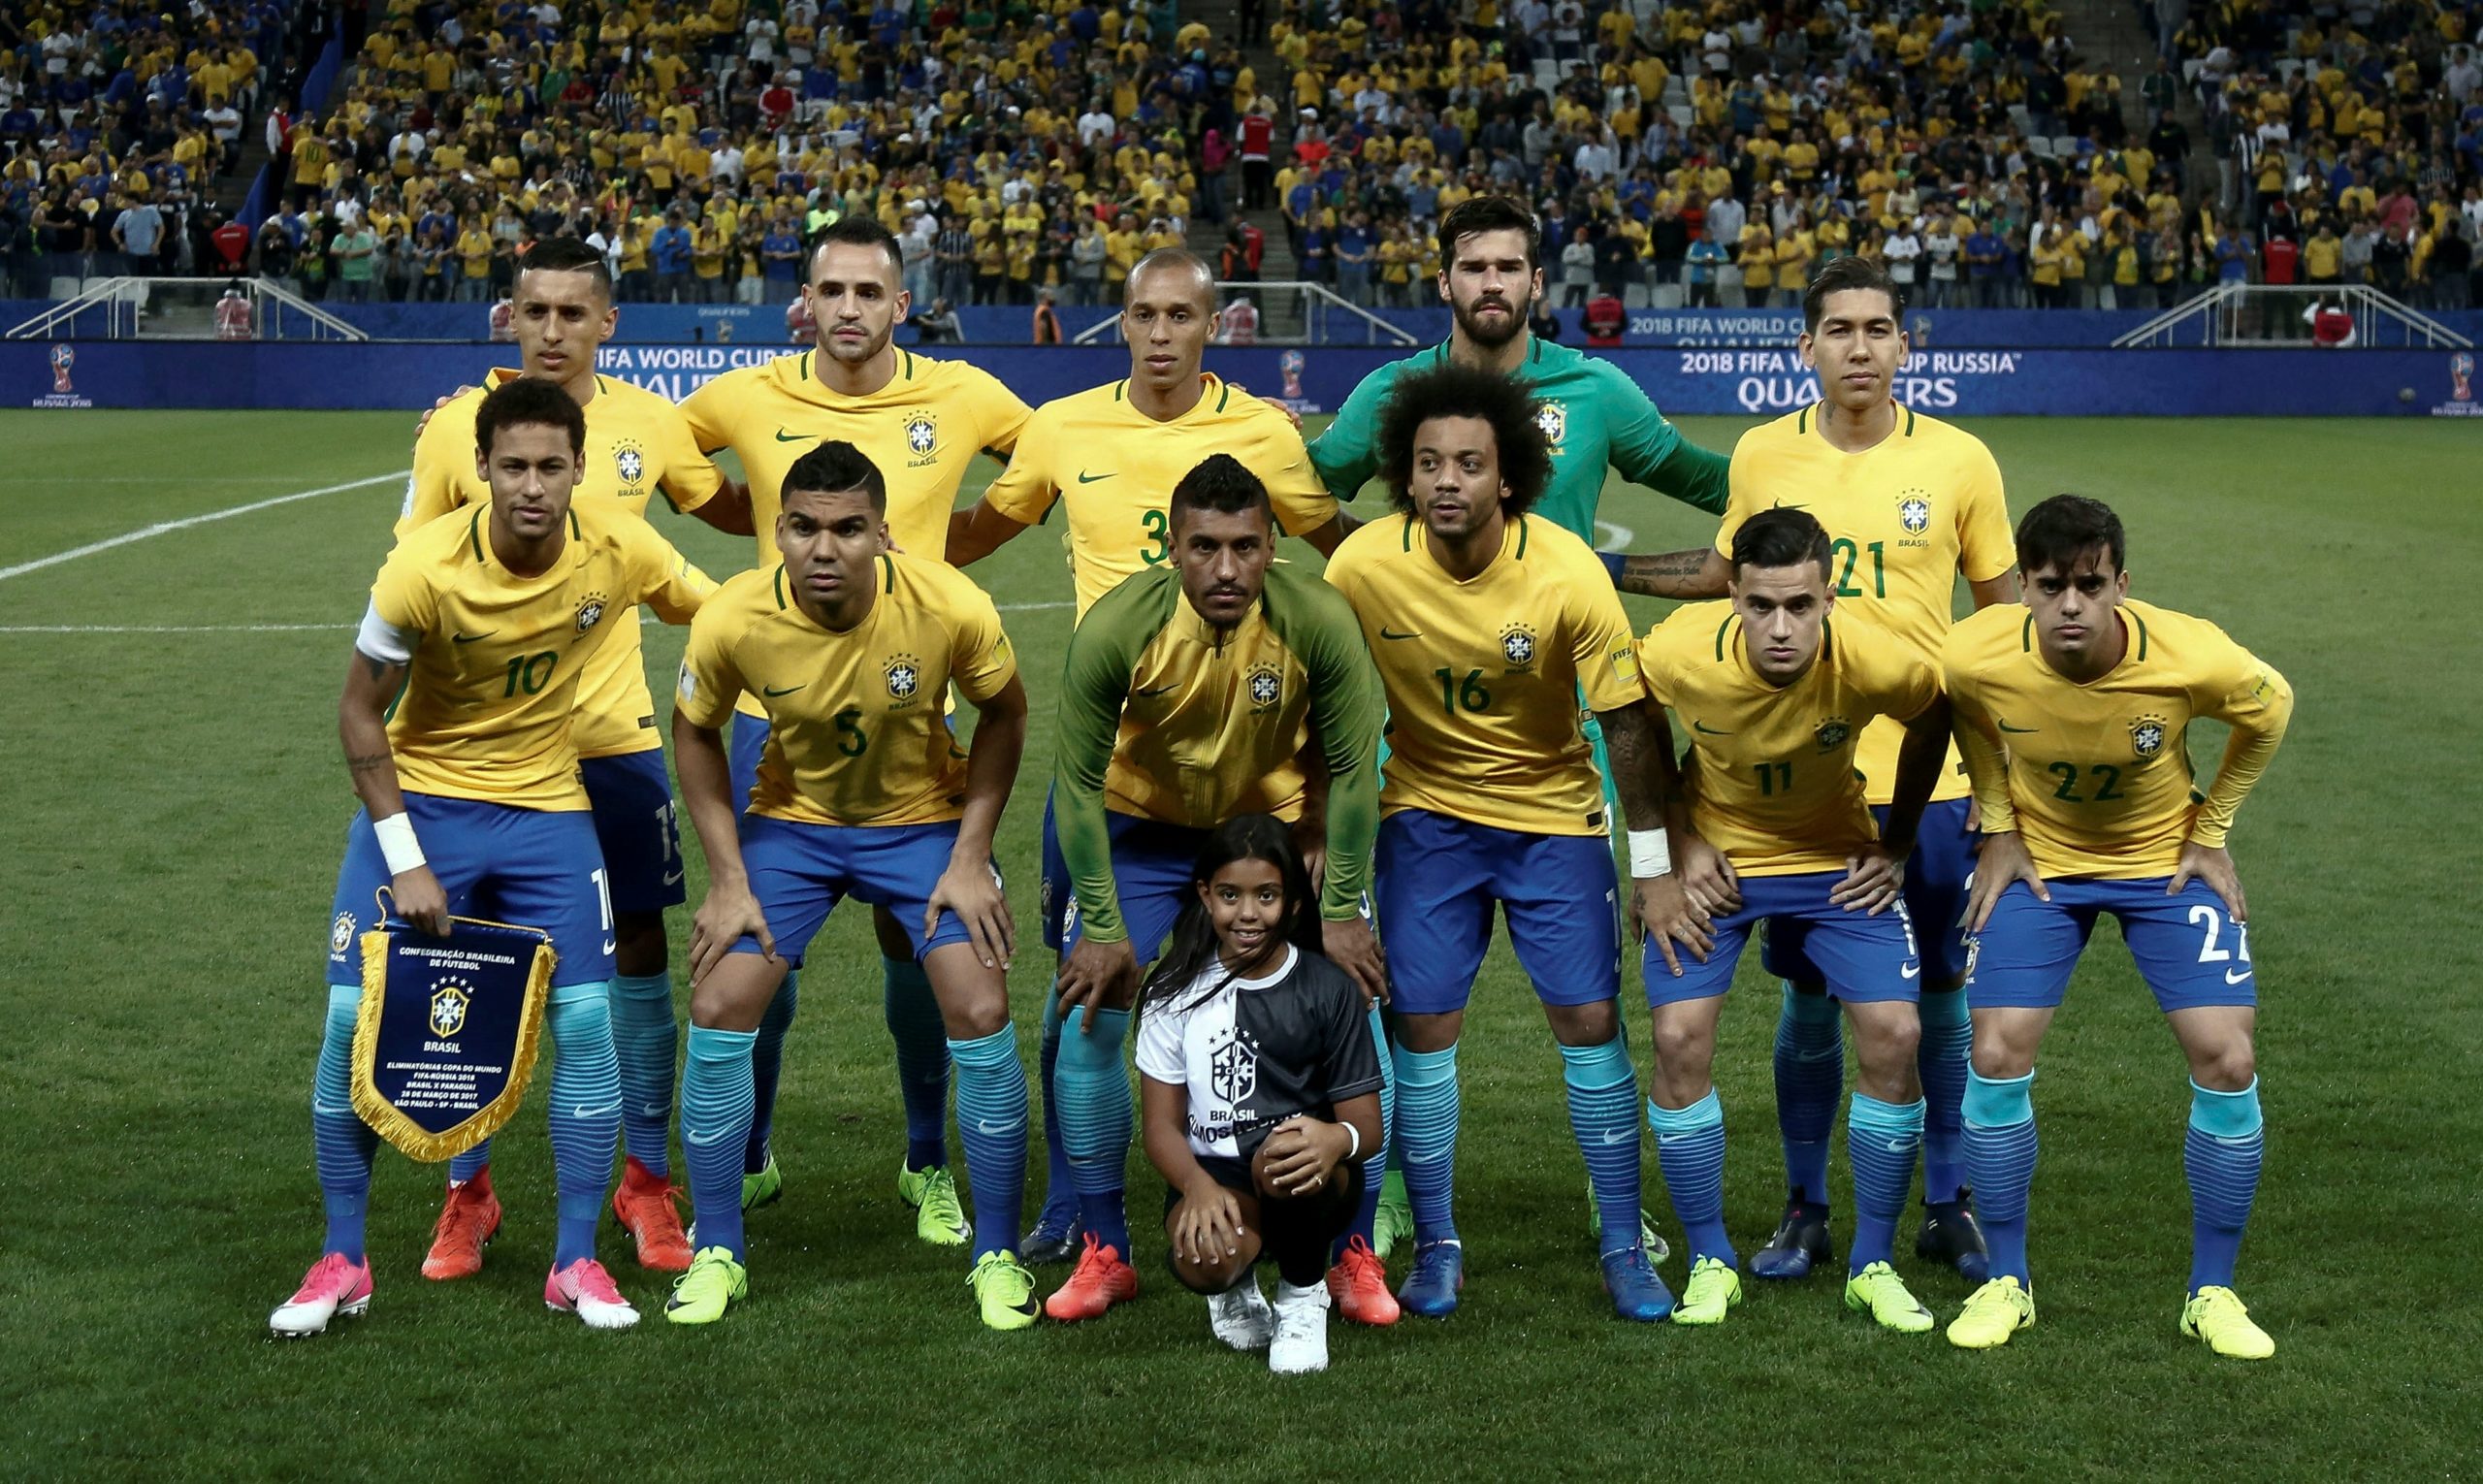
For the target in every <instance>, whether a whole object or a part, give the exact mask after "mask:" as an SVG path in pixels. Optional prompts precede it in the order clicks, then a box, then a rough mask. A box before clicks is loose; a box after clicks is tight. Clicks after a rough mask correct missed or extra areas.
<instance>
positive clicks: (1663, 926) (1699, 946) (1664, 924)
mask: <svg viewBox="0 0 2483 1484" xmlns="http://www.w3.org/2000/svg"><path fill="white" fill-rule="evenodd" d="M1629 904H1630V909H1631V912H1632V915H1633V916H1635V917H1636V919H1637V921H1638V931H1639V932H1640V934H1641V935H1643V936H1644V937H1646V938H1648V939H1650V940H1652V941H1653V942H1654V943H1655V945H1656V952H1659V953H1661V954H1662V955H1663V959H1664V967H1665V968H1667V969H1669V970H1671V971H1672V977H1673V978H1675V979H1679V978H1681V950H1682V949H1688V950H1689V951H1690V952H1692V953H1693V954H1695V955H1696V956H1697V959H1698V961H1699V962H1700V963H1705V962H1706V961H1707V955H1708V954H1709V953H1711V952H1715V949H1716V934H1715V930H1714V928H1713V927H1712V926H1711V925H1710V924H1709V922H1708V920H1707V915H1706V914H1705V913H1703V912H1701V911H1699V910H1698V909H1697V907H1695V906H1693V904H1692V903H1691V900H1690V895H1689V892H1688V891H1687V890H1685V889H1684V887H1683V886H1682V880H1681V877H1680V875H1679V873H1677V872H1676V873H1672V874H1667V875H1663V876H1655V877H1650V878H1648V879H1647V880H1644V881H1640V882H1635V883H1633V884H1632V885H1631V887H1630V892H1629Z"/></svg>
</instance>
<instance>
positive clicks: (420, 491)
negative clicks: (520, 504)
mask: <svg viewBox="0 0 2483 1484" xmlns="http://www.w3.org/2000/svg"><path fill="white" fill-rule="evenodd" d="M482 404H483V393H482V392H480V391H472V392H468V393H467V394H466V395H465V396H463V397H459V398H456V399H455V400H453V401H451V402H450V403H449V404H448V405H447V406H444V407H442V408H440V409H439V410H438V411H436V412H434V413H433V414H432V418H431V421H430V422H429V423H427V424H425V425H424V427H423V432H422V436H421V437H419V438H416V439H415V440H414V471H413V473H412V475H411V476H410V477H408V478H407V479H406V481H405V503H404V507H403V509H401V510H399V511H398V512H397V528H396V532H395V534H396V537H397V539H398V540H401V541H402V540H403V539H404V538H405V536H406V535H407V534H408V533H410V532H415V531H418V530H420V529H422V528H423V527H424V526H427V525H429V524H431V523H432V522H433V521H435V520H437V519H439V518H440V517H441V516H443V515H446V514H447V513H448V512H449V511H451V510H454V509H456V508H457V507H459V506H460V505H464V504H468V503H474V504H483V503H488V502H489V501H490V500H491V498H492V490H491V486H490V485H488V484H486V483H484V482H483V479H482V477H481V476H480V475H478V474H476V473H475V472H474V413H475V411H476V409H478V408H480V407H481V406H482Z"/></svg>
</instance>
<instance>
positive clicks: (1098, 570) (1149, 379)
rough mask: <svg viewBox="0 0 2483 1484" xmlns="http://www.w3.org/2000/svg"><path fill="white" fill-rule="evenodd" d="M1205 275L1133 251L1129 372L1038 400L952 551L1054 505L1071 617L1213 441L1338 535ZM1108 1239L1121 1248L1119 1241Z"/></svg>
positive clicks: (1053, 1242)
mask: <svg viewBox="0 0 2483 1484" xmlns="http://www.w3.org/2000/svg"><path fill="white" fill-rule="evenodd" d="M1214 279H1215V274H1214V273H1213V272H1212V271H1211V270H1209V267H1208V266H1207V263H1206V262H1205V260H1203V259H1201V258H1200V257H1199V256H1198V255H1197V254H1196V253H1193V252H1188V251H1185V250H1182V249H1178V248H1173V249H1166V250H1164V251H1160V252H1151V253H1148V254H1147V255H1146V257H1145V258H1144V259H1143V260H1141V261H1140V263H1139V264H1138V266H1137V268H1136V269H1135V270H1134V271H1133V272H1132V273H1131V274H1130V275H1129V277H1128V279H1127V281H1126V282H1125V283H1124V284H1123V286H1122V299H1121V337H1122V339H1125V340H1126V341H1127V342H1128V344H1129V357H1130V373H1129V375H1128V377H1127V378H1126V379H1124V380H1120V381H1115V382H1113V383H1111V384H1110V385H1108V386H1099V387H1096V388H1093V389H1092V390H1090V391H1084V392H1079V393H1075V394H1073V395H1071V396H1068V397H1063V398H1059V399H1057V400H1055V401H1052V402H1048V403H1044V405H1043V406H1042V407H1041V408H1039V409H1037V411H1036V412H1035V413H1034V415H1033V416H1032V417H1030V418H1029V419H1028V420H1027V422H1026V426H1025V430H1024V432H1023V434H1022V435H1021V436H1020V437H1019V438H1018V440H1017V447H1016V453H1015V454H1014V455H1012V456H1011V458H1010V460H1009V467H1008V468H1006V469H1004V470H1002V472H1001V475H1000V477H999V478H997V479H995V480H993V481H992V482H991V487H990V488H989V489H988V490H986V491H984V497H983V499H981V500H978V501H976V502H975V504H974V506H973V508H971V509H969V510H966V511H963V512H961V513H960V514H958V515H957V516H956V517H955V519H954V520H953V521H952V522H951V526H950V530H949V540H948V556H949V560H950V561H951V562H952V563H954V564H956V565H958V566H960V567H963V566H970V565H973V564H974V563H976V562H979V561H981V560H982V559H983V558H984V557H986V556H988V555H990V554H991V553H992V552H993V551H995V550H997V549H998V548H999V547H1000V546H1001V545H1002V544H1003V543H1005V542H1007V541H1009V540H1012V539H1014V538H1015V537H1016V536H1017V535H1018V534H1019V533H1021V532H1024V531H1025V530H1026V529H1027V528H1029V527H1031V526H1034V525H1036V524H1038V523H1040V522H1041V521H1043V519H1044V518H1045V517H1046V516H1047V515H1048V514H1049V513H1050V511H1051V508H1052V506H1053V505H1054V504H1060V505H1062V506H1063V507H1064V508H1065V509H1066V511H1067V512H1068V528H1069V529H1068V533H1067V535H1066V537H1065V539H1066V541H1067V543H1068V547H1069V563H1070V572H1071V576H1072V578H1073V579H1074V580H1075V582H1076V585H1077V599H1078V613H1077V616H1078V618H1079V619H1080V621H1083V619H1084V618H1085V616H1086V610H1087V609H1089V608H1091V607H1092V606H1094V604H1095V601H1096V599H1098V598H1100V597H1103V596H1104V595H1105V594H1107V593H1109V592H1111V591H1112V590H1113V588H1114V587H1116V586H1117V585H1118V584H1120V583H1121V582H1122V581H1123V580H1125V579H1127V578H1129V577H1131V576H1134V575H1136V574H1138V573H1140V572H1145V571H1148V570H1153V569H1157V568H1160V567H1162V566H1163V565H1165V564H1167V563H1168V562H1170V561H1171V560H1172V559H1173V536H1172V514H1171V509H1172V504H1171V501H1172V495H1173V490H1174V487H1175V486H1176V485H1177V484H1179V483H1180V481H1181V478H1182V476H1184V475H1185V474H1187V473H1189V472H1190V470H1192V469H1193V468H1197V467H1198V465H1199V464H1200V463H1201V462H1202V461H1204V460H1205V459H1206V458H1207V457H1208V456H1209V455H1210V454H1217V453H1222V454H1229V455H1231V456H1232V457H1233V458H1235V459H1236V460H1238V461H1239V462H1240V463H1241V464H1242V467H1243V468H1246V469H1248V470H1249V471H1250V472H1251V473H1253V474H1255V475H1257V476H1258V478H1259V480H1260V481H1261V482H1262V483H1263V484H1265V485H1266V486H1267V489H1268V495H1269V498H1270V500H1271V501H1272V502H1273V504H1274V511H1275V519H1276V525H1277V528H1278V529H1279V530H1281V531H1283V532H1287V533H1290V534H1293V535H1299V536H1302V537H1305V538H1306V539H1307V540H1308V541H1309V542H1310V543H1311V544H1312V545H1313V546H1316V547H1317V548H1318V549H1319V550H1320V551H1321V552H1322V553H1326V552H1330V551H1334V550H1335V549H1336V545H1337V542H1338V539H1339V538H1340V537H1341V536H1342V534H1343V532H1344V526H1343V524H1342V522H1341V520H1340V518H1339V517H1338V513H1337V502H1336V500H1334V499H1332V498H1330V496H1329V495H1328V493H1327V491H1326V490H1325V489H1323V488H1322V487H1321V485H1320V483H1319V478H1318V475H1317V473H1316V471H1314V470H1313V469H1312V468H1311V467H1310V458H1309V454H1308V453H1307V452H1306V450H1305V449H1304V447H1303V444H1302V435H1301V433H1300V432H1299V431H1297V430H1296V429H1295V427H1294V425H1293V420H1292V419H1291V418H1289V417H1288V416H1286V415H1285V414H1284V413H1283V412H1281V411H1279V410H1278V409H1276V408H1275V407H1274V406H1272V405H1270V404H1269V403H1265V402H1262V401H1260V400H1259V399H1258V398H1256V397H1252V396H1250V395H1249V394H1247V393H1246V392H1238V391H1236V390H1234V389H1233V388H1232V387H1231V386H1228V385H1227V384H1226V383H1225V382H1224V381H1223V380H1221V379H1220V378H1218V377H1216V376H1214V375H1212V374H1209V372H1207V371H1204V370H1202V365H1203V363H1204V361H1205V359H1206V355H1207V347H1208V344H1209V341H1210V340H1212V339H1214V337H1215V333H1216V330H1217V327H1218V326H1219V325H1220V324H1221V322H1222V321H1221V316H1220V315H1218V314H1217V312H1216V308H1215V282H1214ZM1207 823H1209V824H1210V825H1212V824H1218V823H1223V822H1222V820H1220V819H1219V820H1212V821H1209V822H1207ZM1053 824H1054V821H1053V815H1052V809H1051V803H1050V800H1049V799H1047V800H1046V802H1045V808H1044V831H1043V880H1044V894H1043V900H1042V904H1041V913H1042V917H1043V940H1044V946H1045V947H1046V948H1048V949H1051V950H1053V951H1054V952H1060V951H1061V948H1062V926H1063V923H1064V922H1065V920H1066V918H1067V914H1068V911H1069V905H1070V904H1069V890H1068V867H1067V865H1066V864H1065V863H1064V862H1063V859H1062V856H1061V853H1060V841H1059V836H1058V833H1057V831H1056V830H1055V829H1054V827H1053ZM1185 869H1186V867H1185ZM1185 879H1186V877H1185ZM1133 987H1134V986H1133ZM1114 1044H1115V1045H1117V1044H1118V1043H1117V1040H1116V1041H1115V1042H1114ZM1059 1050H1060V1016H1059V1014H1058V1012H1057V1011H1056V1010H1054V1011H1048V1012H1047V1013H1046V1014H1045V1016H1044V1034H1043V1048H1042V1052H1041V1065H1042V1068H1043V1077H1044V1137H1045V1143H1046V1145H1048V1148H1049V1153H1050V1160H1049V1163H1050V1175H1049V1179H1048V1184H1047V1186H1046V1190H1045V1199H1044V1210H1043V1212H1042V1214H1041V1216H1039V1217H1038V1218H1037V1221H1036V1229H1035V1230H1034V1231H1033V1232H1030V1233H1028V1234H1027V1239H1026V1243H1025V1250H1026V1254H1027V1257H1028V1259H1029V1260H1030V1261H1034V1262H1038V1263H1045V1262H1056V1261H1064V1260H1066V1259H1068V1258H1069V1257H1070V1256H1071V1255H1072V1254H1073V1253H1075V1252H1077V1251H1078V1250H1079V1243H1078V1231H1077V1225H1076V1223H1077V1219H1078V1218H1077V1207H1078V1205H1079V1204H1080V1203H1078V1202H1076V1201H1074V1200H1072V1198H1071V1196H1070V1189H1071V1180H1072V1178H1073V1172H1072V1170H1071V1169H1070V1165H1069V1160H1068V1156H1067V1154H1066V1153H1064V1152H1063V1148H1062V1145H1061V1140H1060V1137H1059V1123H1060V1120H1059V1116H1058V1114H1057V1113H1055V1112H1054V1109H1053V1098H1052V1095H1051V1093H1052V1078H1053V1073H1054V1069H1055V1068H1056V1066H1057V1065H1058V1060H1059ZM1099 1137H1100V1136H1099ZM1126 1142H1127V1140H1126V1137H1124V1138H1123V1140H1122V1143H1124V1144H1125V1143H1126ZM1121 1251H1122V1253H1123V1255H1124V1256H1125V1255H1126V1254H1127V1251H1128V1248H1127V1245H1126V1244H1125V1243H1124V1244H1123V1245H1122V1247H1121Z"/></svg>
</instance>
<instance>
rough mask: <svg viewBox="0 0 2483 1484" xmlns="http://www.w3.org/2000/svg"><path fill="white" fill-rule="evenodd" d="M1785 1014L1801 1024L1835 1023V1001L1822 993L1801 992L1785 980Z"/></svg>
mask: <svg viewBox="0 0 2483 1484" xmlns="http://www.w3.org/2000/svg"><path fill="white" fill-rule="evenodd" d="M1782 983H1783V984H1784V985H1785V1014H1786V1015H1787V1016H1790V1017H1791V1018H1792V1019H1793V1020H1795V1021H1797V1022H1799V1023H1800V1024H1803V1025H1814V1026H1816V1025H1834V1024H1836V1023H1837V1009H1836V1001H1834V1000H1832V999H1829V998H1828V997H1827V996H1826V995H1824V994H1803V993H1801V992H1800V991H1798V990H1796V989H1795V988H1794V987H1793V982H1792V981H1790V980H1785V981H1783V982H1782Z"/></svg>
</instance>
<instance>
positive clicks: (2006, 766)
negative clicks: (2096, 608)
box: [1942, 600, 2293, 879]
mask: <svg viewBox="0 0 2483 1484" xmlns="http://www.w3.org/2000/svg"><path fill="white" fill-rule="evenodd" d="M2119 611H2120V618H2121V623H2122V625H2123V627H2124V629H2125V631H2126V632H2127V635H2128V639H2129V649H2128V652H2127V653H2126V654H2124V655H2123V656H2122V658H2121V662H2120V663H2119V664H2118V665H2116V666H2114V667H2113V669H2112V672H2111V673H2110V674H2108V675H2105V676H2104V677H2103V678H2101V679H2099V680H2095V681H2092V682H2090V683H2088V684H2086V685H2079V684H2076V683H2075V682H2072V681H2070V680H2067V679H2064V678H2063V677H2062V676H2061V675H2060V673H2059V672H2058V671H2056V670H2054V669H2053V668H2052V667H2051V666H2050V665H2049V664H2048V663H2047V662H2046V661H2045V660H2044V656H2043V651H2042V648H2041V646H2040V644H2039V643H2038V641H2037V639H2036V637H2035V620H2034V615H2032V614H2031V613H2029V612H2027V611H2026V609H2025V608H2023V607H2022V606H2019V605H2016V604H2007V605H2003V606H1998V607H1991V608H1985V609H1984V610H1983V611H1982V612H1981V613H1978V614H1976V615H1974V616H1973V617H1971V618H1968V619H1964V620H1961V621H1960V622H1959V623H1958V625H1957V627H1956V628H1955V629H1952V630H1951V632H1950V634H1949V640H1948V644H1947V647H1946V648H1945V650H1944V651H1943V653H1942V670H1943V678H1944V680H1945V681H1946V684H1947V686H1948V690H1949V697H1950V699H1951V702H1952V703H1954V705H1955V706H1956V711H1957V721H1956V726H1957V737H1958V740H1959V742H1960V743H1961V744H1962V745H1963V746H1964V748H1965V752H1966V765H1967V767H1968V768H1969V769H1970V770H1971V771H1972V772H1973V774H1974V781H1975V797H1976V799H1977V800H1978V801H1979V802H1981V803H1982V805H1983V828H1985V829H1987V830H2005V829H2010V828H2013V827H2014V828H2015V829H2016V830H2018V831H2019V833H2020V834H2022V835H2023V836H2024V838H2025V842H2026V851H2027V854H2028V855H2031V856H2033V858H2034V862H2035V868H2036V869H2037V870H2039V871H2041V872H2043V873H2044V874H2045V875H2047V876H2102V877H2115V878H2122V879H2129V878H2137V877H2149V876H2170V875H2171V874H2173V871H2174V869H2175V868H2176V867H2177V866H2178V865H2179V864H2180V860H2181V847H2182V845H2183V844H2184V843H2185V842H2187V841H2191V840H2196V841H2197V842H2199V843H2200V844H2201V845H2207V846H2222V845H2223V844H2224V841H2225V836H2226V833H2227V832H2228V831H2229V830H2230V829H2231V828H2232V826H2233V816H2234V812H2235V811H2236V810H2237V809H2239V808H2240V807H2241V799H2242V795H2244V794H2245V793H2247V792H2249V790H2250V786H2251V785H2252V784H2253V783H2256V782H2257V781H2258V778H2259V775H2260V773H2261V772H2263V771H2265V770H2266V768H2267V765H2268V759H2269V758H2272V757H2273V756H2274V755H2275V751H2276V744H2277V742H2278V741H2279V740H2280V739H2281V738H2282V737H2283V736H2284V731H2285V726H2286V724H2287V722H2289V721H2290V720H2291V719H2292V716H2293V691H2292V688H2291V687H2289V686H2287V685H2286V684H2285V678H2284V677H2283V676H2282V675H2279V674H2277V673H2276V672H2275V671H2274V670H2273V669H2272V668H2270V667H2269V666H2268V665H2267V664H2265V663H2264V662H2262V661H2260V660H2259V659H2258V658H2257V657H2255V656H2253V655H2252V654H2251V653H2250V652H2249V651H2248V650H2246V649H2243V648H2242V647H2241V645H2239V644H2236V643H2234V642H2233V640H2232V639H2231V638H2229V637H2227V636H2226V634H2225V632H2224V630H2223V629H2218V628H2217V627H2216V626H2215V625H2213V624H2210V623H2209V622H2207V621H2206V620H2205V619H2197V618H2192V617H2190V616H2189V615H2187V614H2184V613H2176V612H2173V611H2172V610H2171V609H2169V608H2159V607H2156V606H2155V605H2154V604H2152V603H2143V602H2138V601H2135V600H2125V601H2123V602H2122V604H2121V605H2120V610H2119ZM2193 717H2207V718H2209V719H2210V720H2212V721H2218V722H2224V723H2227V724H2229V725H2230V726H2232V727H2233V734H2232V737H2231V739H2230V741H2229V742H2228V743H2227V745H2226V748H2225V753H2224V761H2223V764H2222V765H2221V766H2220V767H2218V768H2217V770H2216V776H2215V783H2214V785H2213V786H2212V787H2211V788H2210V789H2209V791H2208V792H2207V793H2206V794H2205V795H2204V796H2202V795H2201V794H2199V793H2198V792H2197V791H2196V789H2195V772H2194V770H2193V768H2192V766H2191V763H2190V752H2189V745H2188V744H2189V726H2190V720H2191V718H2193Z"/></svg>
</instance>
